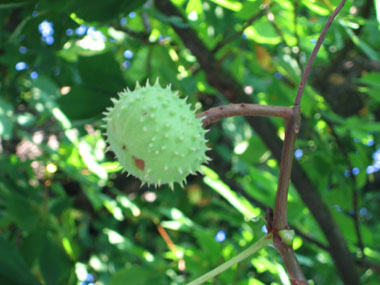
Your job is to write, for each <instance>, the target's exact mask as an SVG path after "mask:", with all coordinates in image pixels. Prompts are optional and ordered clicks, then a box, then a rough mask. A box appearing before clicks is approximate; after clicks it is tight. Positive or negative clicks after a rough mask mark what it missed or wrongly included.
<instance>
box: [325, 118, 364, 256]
mask: <svg viewBox="0 0 380 285" xmlns="http://www.w3.org/2000/svg"><path fill="white" fill-rule="evenodd" d="M325 121H326V123H327V124H328V126H329V127H330V130H331V134H332V135H333V137H334V138H335V141H336V144H337V146H338V148H339V150H340V152H341V153H342V155H343V157H344V160H345V162H346V165H347V167H348V169H349V170H350V176H349V177H350V179H351V182H352V208H353V214H352V218H353V220H354V225H355V232H356V237H357V239H358V241H357V242H358V247H359V249H360V252H361V254H362V256H361V258H363V259H365V253H364V243H363V238H362V235H361V232H360V222H359V215H358V212H359V207H358V206H359V205H358V204H359V199H358V191H359V190H358V189H357V187H356V184H357V181H356V176H355V175H354V174H353V173H352V169H353V165H352V164H351V161H350V158H349V156H348V153H347V150H346V147H345V146H344V143H343V142H342V140H341V139H340V137H339V136H338V134H337V133H336V132H335V129H334V126H333V124H332V122H330V121H329V120H325Z"/></svg>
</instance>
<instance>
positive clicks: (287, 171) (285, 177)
mask: <svg viewBox="0 0 380 285" xmlns="http://www.w3.org/2000/svg"><path fill="white" fill-rule="evenodd" d="M300 120H301V116H300V110H299V106H295V107H294V108H293V114H292V118H291V119H290V120H289V121H287V122H286V125H285V140H284V145H283V148H282V157H281V166H280V176H279V178H278V188H277V194H276V204H275V208H274V216H273V228H274V229H275V230H277V231H279V230H282V229H285V228H287V226H288V220H287V205H288V190H289V183H290V176H291V173H292V165H293V157H294V155H293V153H294V145H295V143H296V139H297V135H298V132H299V126H300Z"/></svg>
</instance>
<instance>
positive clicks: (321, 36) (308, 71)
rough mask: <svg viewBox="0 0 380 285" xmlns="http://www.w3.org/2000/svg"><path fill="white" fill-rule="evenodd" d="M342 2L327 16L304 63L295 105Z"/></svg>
mask: <svg viewBox="0 0 380 285" xmlns="http://www.w3.org/2000/svg"><path fill="white" fill-rule="evenodd" d="M344 3H346V0H342V1H341V2H340V3H339V5H338V6H337V7H336V8H335V10H334V12H333V13H332V14H331V16H330V17H329V19H328V20H327V23H326V25H325V26H324V27H323V30H322V32H321V34H320V36H319V38H318V41H317V43H316V44H315V47H314V49H313V52H312V53H311V55H310V57H309V60H308V61H307V64H306V67H305V71H304V73H303V74H302V78H301V82H300V85H299V87H298V91H297V96H296V101H295V103H294V105H295V106H297V105H299V104H300V102H301V98H302V94H303V90H304V89H305V84H306V80H307V78H308V76H309V73H310V70H311V66H312V65H313V62H314V60H315V57H316V56H317V53H318V51H319V48H320V47H321V45H322V43H323V40H324V39H325V36H326V33H327V30H328V29H329V27H330V26H331V24H332V22H333V20H334V18H335V16H336V15H337V14H338V13H339V11H340V10H341V9H342V7H343V5H344Z"/></svg>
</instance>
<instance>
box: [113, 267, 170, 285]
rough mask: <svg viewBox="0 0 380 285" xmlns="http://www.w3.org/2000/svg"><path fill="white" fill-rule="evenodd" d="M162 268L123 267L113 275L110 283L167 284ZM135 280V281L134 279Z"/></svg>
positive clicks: (118, 284) (136, 284) (122, 284)
mask: <svg viewBox="0 0 380 285" xmlns="http://www.w3.org/2000/svg"><path fill="white" fill-rule="evenodd" d="M162 276H163V273H162V272H160V270H157V269H152V270H149V269H148V268H142V267H133V268H128V269H122V270H119V271H117V272H116V273H115V274H113V275H112V277H111V280H110V283H109V284H110V285H125V284H130V283H131V282H133V285H150V284H157V285H160V284H167V283H166V281H165V280H163V278H162ZM132 280H133V281H132Z"/></svg>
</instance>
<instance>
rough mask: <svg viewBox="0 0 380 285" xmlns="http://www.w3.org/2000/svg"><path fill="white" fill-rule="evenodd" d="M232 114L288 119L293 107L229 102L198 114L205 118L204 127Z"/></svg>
mask: <svg viewBox="0 0 380 285" xmlns="http://www.w3.org/2000/svg"><path fill="white" fill-rule="evenodd" d="M231 116H262V117H280V118H283V119H285V120H288V119H289V118H290V117H291V116H292V109H291V108H288V107H282V106H267V105H258V104H229V105H225V106H220V107H214V108H211V109H208V110H207V111H205V112H202V113H199V114H197V117H198V118H203V120H202V124H203V127H206V126H208V125H210V124H212V123H214V122H216V121H219V120H221V119H224V118H227V117H231Z"/></svg>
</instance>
